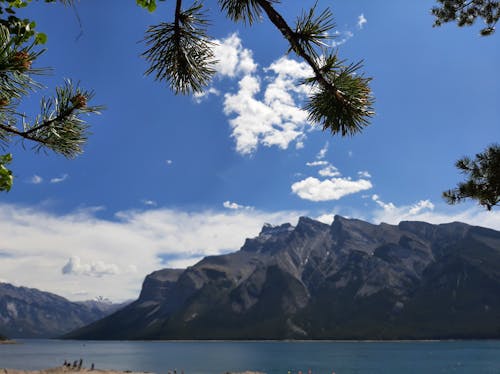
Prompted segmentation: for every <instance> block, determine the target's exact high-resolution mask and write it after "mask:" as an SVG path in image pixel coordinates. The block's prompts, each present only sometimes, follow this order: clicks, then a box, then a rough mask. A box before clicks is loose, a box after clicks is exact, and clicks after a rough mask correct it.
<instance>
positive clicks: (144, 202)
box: [142, 200, 158, 206]
mask: <svg viewBox="0 0 500 374" xmlns="http://www.w3.org/2000/svg"><path fill="white" fill-rule="evenodd" d="M142 203H143V204H144V205H146V206H157V205H158V204H157V203H156V201H154V200H142Z"/></svg>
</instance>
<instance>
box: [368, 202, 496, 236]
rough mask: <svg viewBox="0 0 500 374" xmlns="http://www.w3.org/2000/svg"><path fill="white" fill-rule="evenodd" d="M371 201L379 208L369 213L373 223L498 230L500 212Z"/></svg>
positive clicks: (431, 204)
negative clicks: (458, 224) (456, 224)
mask: <svg viewBox="0 0 500 374" xmlns="http://www.w3.org/2000/svg"><path fill="white" fill-rule="evenodd" d="M372 200H373V201H375V202H376V203H377V205H378V206H379V207H380V208H379V209H376V210H374V211H373V212H372V213H371V217H370V218H369V219H370V221H372V222H374V223H381V222H385V223H390V224H398V223H399V222H401V221H423V222H428V223H433V224H440V223H449V222H464V223H467V224H469V225H474V226H483V227H489V228H492V229H495V230H500V211H498V210H496V211H486V210H485V209H484V208H481V207H477V206H476V207H469V208H466V209H460V208H459V207H457V206H452V207H450V206H445V207H441V208H440V209H439V210H437V209H436V206H435V205H434V203H432V202H431V201H430V200H420V201H418V202H417V203H415V204H410V205H402V206H396V205H395V204H393V203H391V202H389V203H385V202H383V201H382V200H380V197H379V196H378V195H373V196H372Z"/></svg>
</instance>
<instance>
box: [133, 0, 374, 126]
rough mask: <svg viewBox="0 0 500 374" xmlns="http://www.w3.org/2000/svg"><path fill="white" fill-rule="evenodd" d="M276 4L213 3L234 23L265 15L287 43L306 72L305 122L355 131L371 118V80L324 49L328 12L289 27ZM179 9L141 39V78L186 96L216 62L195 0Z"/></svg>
mask: <svg viewBox="0 0 500 374" xmlns="http://www.w3.org/2000/svg"><path fill="white" fill-rule="evenodd" d="M137 1H138V4H139V5H141V6H143V7H145V8H148V9H149V8H150V7H152V4H151V0H137ZM279 3H280V1H279V0H219V1H218V4H219V7H220V10H221V12H223V13H225V14H226V16H227V17H228V18H229V19H231V20H233V21H235V22H244V23H246V24H249V25H252V24H253V23H255V22H256V21H258V20H261V19H262V18H263V16H264V15H265V16H267V18H268V19H269V20H270V21H271V22H272V23H273V24H274V26H276V28H277V29H278V30H279V31H280V32H281V34H282V35H283V37H284V38H285V40H287V41H288V43H289V49H288V52H289V53H294V54H296V55H297V56H298V57H299V58H301V59H303V60H304V61H305V62H307V64H308V65H309V66H310V67H311V70H312V72H313V76H312V77H310V78H309V79H306V80H304V82H302V83H303V84H308V85H310V86H311V88H312V89H311V92H312V93H311V96H310V98H309V100H308V102H307V103H306V106H305V108H306V110H307V111H308V112H309V120H310V121H312V122H316V123H319V124H320V125H321V126H323V129H325V130H326V129H328V130H330V131H331V132H332V133H333V134H337V133H338V134H341V135H342V136H346V135H353V134H355V133H358V132H360V131H361V130H362V129H363V128H364V127H365V126H367V125H368V124H369V122H370V119H371V117H373V115H374V111H373V102H374V99H373V96H372V93H371V90H370V88H369V83H370V80H371V79H370V78H366V77H364V76H363V74H361V73H360V71H359V70H360V69H361V67H362V64H361V63H354V64H351V63H346V62H345V61H344V60H341V59H339V58H338V56H337V51H334V50H333V48H331V47H330V46H329V39H332V38H333V35H334V33H333V32H332V30H333V29H334V27H335V24H334V22H333V16H332V13H331V11H330V10H329V9H326V10H323V11H322V12H318V11H317V9H316V6H314V7H312V8H311V9H310V10H309V11H304V12H303V13H302V15H300V16H299V17H298V18H297V20H296V22H295V27H294V28H292V27H290V26H289V24H288V23H287V22H286V21H285V19H284V18H283V17H282V16H281V14H280V13H279V12H278V11H277V10H276V9H275V5H276V4H279ZM182 5H183V4H182V0H177V1H176V8H175V14H174V21H173V22H172V23H161V24H159V25H156V26H152V27H150V28H149V30H148V31H147V33H146V37H145V41H146V44H147V45H148V47H149V49H148V50H147V51H146V52H144V56H145V57H146V59H147V60H148V61H149V63H150V67H149V69H148V70H147V71H146V73H147V74H154V75H155V78H156V79H157V80H160V81H166V82H167V84H168V85H169V86H170V88H171V89H172V90H173V91H174V92H176V93H183V94H189V93H196V92H201V91H203V90H204V89H205V88H206V87H207V85H208V84H209V83H210V81H211V78H212V76H213V74H214V73H215V69H214V66H215V63H216V61H215V60H214V58H213V57H214V54H213V51H212V48H213V43H212V42H211V39H210V37H209V36H208V34H207V29H206V26H207V24H208V21H207V20H206V18H204V12H203V11H202V6H203V4H202V3H200V2H197V1H195V3H194V4H193V5H192V6H190V7H188V8H187V10H183V8H182ZM154 8H156V5H155V6H154ZM330 45H331V43H330Z"/></svg>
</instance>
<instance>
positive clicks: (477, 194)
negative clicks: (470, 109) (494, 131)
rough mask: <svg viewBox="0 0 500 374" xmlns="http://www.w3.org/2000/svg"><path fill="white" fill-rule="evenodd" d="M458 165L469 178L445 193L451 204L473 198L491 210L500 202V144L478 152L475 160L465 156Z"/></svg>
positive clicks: (444, 195)
mask: <svg viewBox="0 0 500 374" xmlns="http://www.w3.org/2000/svg"><path fill="white" fill-rule="evenodd" d="M456 167H457V168H458V169H459V170H460V171H461V172H462V173H463V174H465V175H467V176H468V179H467V180H466V181H465V182H461V183H459V184H458V186H457V187H456V188H455V189H452V190H448V191H445V192H444V193H443V197H444V198H445V199H446V200H447V202H448V203H449V204H456V203H459V202H461V201H463V200H465V199H473V200H477V201H478V202H479V204H480V205H482V206H484V207H486V209H488V210H491V209H492V208H493V207H494V206H496V205H498V204H499V203H500V145H498V144H494V145H492V146H490V147H488V148H487V149H486V150H485V151H484V152H483V153H478V154H477V155H476V158H475V159H474V160H472V159H471V158H469V157H464V158H462V159H460V160H458V161H457V162H456Z"/></svg>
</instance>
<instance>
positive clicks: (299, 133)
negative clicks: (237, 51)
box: [224, 57, 311, 154]
mask: <svg viewBox="0 0 500 374" xmlns="http://www.w3.org/2000/svg"><path fill="white" fill-rule="evenodd" d="M265 72H266V76H265V79H260V78H259V77H258V76H256V75H250V74H247V75H245V76H243V77H242V78H241V79H240V81H239V83H238V87H239V88H238V92H236V93H234V94H232V93H226V94H225V95H224V113H225V114H226V115H227V116H230V117H232V118H231V119H230V120H229V124H230V126H231V129H232V134H231V136H232V137H233V138H234V139H235V141H236V151H237V152H238V153H241V154H251V153H253V152H255V151H256V149H257V147H258V146H259V144H260V145H263V146H266V147H272V146H277V147H279V148H281V149H287V148H288V146H289V144H290V143H291V142H293V141H296V142H297V146H298V147H299V148H300V147H301V146H303V144H302V143H303V139H304V137H305V131H304V128H305V126H306V125H307V113H306V112H305V111H304V110H303V109H301V108H300V107H299V104H297V101H298V100H300V98H301V97H303V96H304V94H305V88H304V87H303V86H297V83H298V81H299V80H300V79H303V78H305V77H307V76H310V75H311V71H310V68H309V66H308V65H307V64H305V63H300V62H297V61H295V60H292V59H289V58H286V57H282V58H281V59H279V60H277V61H275V62H273V63H272V64H271V65H270V66H269V67H268V68H266V69H265ZM263 84H264V88H262V85H263Z"/></svg>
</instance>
